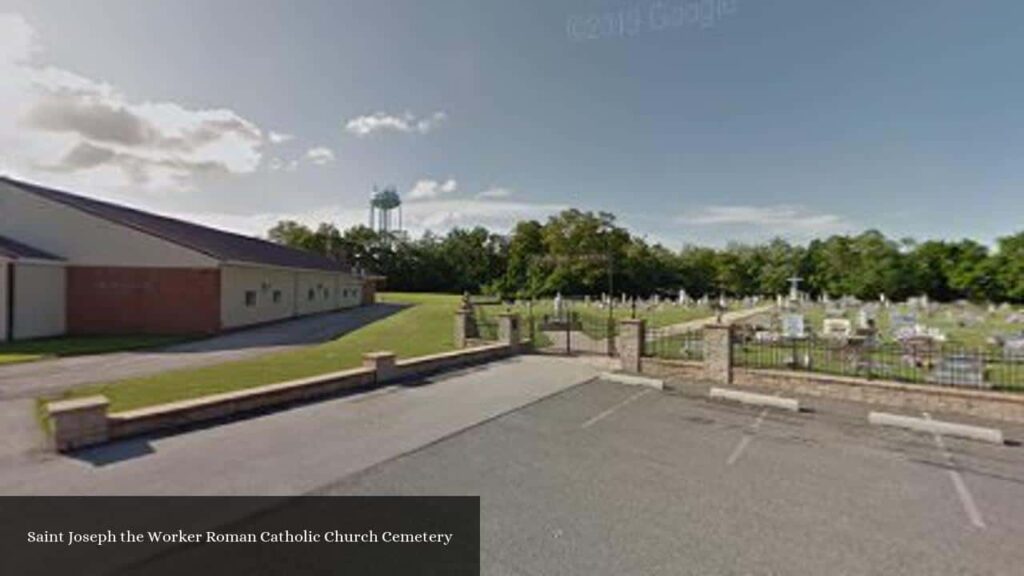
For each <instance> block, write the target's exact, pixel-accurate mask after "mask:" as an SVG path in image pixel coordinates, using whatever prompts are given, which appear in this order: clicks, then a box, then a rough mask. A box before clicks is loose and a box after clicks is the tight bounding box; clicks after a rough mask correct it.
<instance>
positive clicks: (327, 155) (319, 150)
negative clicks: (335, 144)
mask: <svg viewBox="0 0 1024 576" xmlns="http://www.w3.org/2000/svg"><path fill="white" fill-rule="evenodd" d="M306 159H307V160H309V161H310V162H312V163H313V164H316V165H317V166H323V165H325V164H330V163H331V162H334V152H331V149H330V148H324V147H323V146H317V147H315V148H310V149H309V150H306Z"/></svg>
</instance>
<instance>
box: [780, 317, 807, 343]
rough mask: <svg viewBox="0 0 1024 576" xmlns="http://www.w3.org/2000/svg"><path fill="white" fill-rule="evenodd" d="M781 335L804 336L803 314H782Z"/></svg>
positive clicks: (787, 336)
mask: <svg viewBox="0 0 1024 576" xmlns="http://www.w3.org/2000/svg"><path fill="white" fill-rule="evenodd" d="M782 336H783V337H784V338H806V337H807V334H806V332H805V330H804V316H803V314H785V315H783V316H782Z"/></svg>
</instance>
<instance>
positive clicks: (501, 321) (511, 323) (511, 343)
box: [498, 312, 522, 352]
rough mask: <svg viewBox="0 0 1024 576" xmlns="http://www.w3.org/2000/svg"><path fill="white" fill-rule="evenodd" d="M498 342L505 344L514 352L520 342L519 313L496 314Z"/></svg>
mask: <svg viewBox="0 0 1024 576" xmlns="http://www.w3.org/2000/svg"><path fill="white" fill-rule="evenodd" d="M498 342H501V343H502V344H505V345H507V346H508V347H510V348H512V351H513V352H515V351H516V350H518V349H519V345H520V344H521V343H522V337H521V336H520V331H519V314H515V313H512V312H504V313H502V314H499V315H498Z"/></svg>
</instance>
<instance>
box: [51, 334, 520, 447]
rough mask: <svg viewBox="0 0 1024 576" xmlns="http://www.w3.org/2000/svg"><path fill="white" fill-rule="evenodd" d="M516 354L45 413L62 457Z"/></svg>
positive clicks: (419, 362) (368, 364)
mask: <svg viewBox="0 0 1024 576" xmlns="http://www.w3.org/2000/svg"><path fill="white" fill-rule="evenodd" d="M520 350H521V348H520V346H518V345H516V346H511V345H508V344H491V345H488V346H480V347H476V348H468V349H464V350H457V351H454V352H446V353H443V354H434V355H431V356H422V357H419V358H410V359H408V360H402V361H396V359H395V355H394V354H393V353H390V352H375V353H371V354H366V355H365V357H364V365H363V367H362V368H355V369H352V370H345V371H342V372H335V373H332V374H325V375H322V376H316V377H313V378H304V379H301V380H293V381H289V382H282V383H279V384H271V385H268V386H260V387H257V388H250V389H247V390H239V391H237V392H228V393H224V394H216V395H212V396H205V397H202V398H196V399H192V400H185V401H181V402H174V403H170V404H161V405H159V406H152V407H149V408H142V409H139V410H131V411H128V412H117V413H113V414H108V413H107V410H108V405H109V402H108V401H107V399H106V398H105V397H103V396H93V397H89V398H80V399H75V400H65V401H59V402H52V403H50V404H48V405H47V409H48V413H49V417H50V425H51V427H52V429H53V433H54V439H55V445H56V448H57V450H59V451H62V452H63V451H69V450H75V449H78V448H83V447H86V446H92V445H96V444H102V443H104V442H107V441H109V440H114V439H118V438H126V437H130V436H137V435H140V434H149V433H153V432H157V431H161V430H173V429H177V428H183V427H187V426H191V425H195V424H197V423H202V422H210V421H216V420H222V419H225V418H229V417H232V416H237V415H241V414H246V413H252V412H257V411H260V410H266V409H270V408H274V407H280V406H285V405H288V404H293V403H296V402H308V401H311V400H316V399H318V398H324V397H329V396H331V395H334V394H337V393H339V392H342V391H344V390H351V389H357V388H364V387H366V388H368V387H371V386H374V385H377V384H382V383H387V382H394V381H400V380H410V379H413V378H418V377H422V376H426V375H430V374H436V373H439V372H444V371H446V370H452V369H456V368H461V367H465V366H471V365H475V364H482V363H486V362H491V361H494V360H499V359H501V358H506V357H509V356H513V355H515V354H517V353H518V352H519V351H520Z"/></svg>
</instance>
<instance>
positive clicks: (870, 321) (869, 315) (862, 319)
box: [857, 306, 875, 330]
mask: <svg viewBox="0 0 1024 576" xmlns="http://www.w3.org/2000/svg"><path fill="white" fill-rule="evenodd" d="M857 327H858V328H860V329H862V330H868V329H871V328H874V327H875V312H874V311H873V310H871V309H869V308H868V307H866V306H865V307H864V308H861V309H860V310H859V311H858V312H857Z"/></svg>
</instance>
